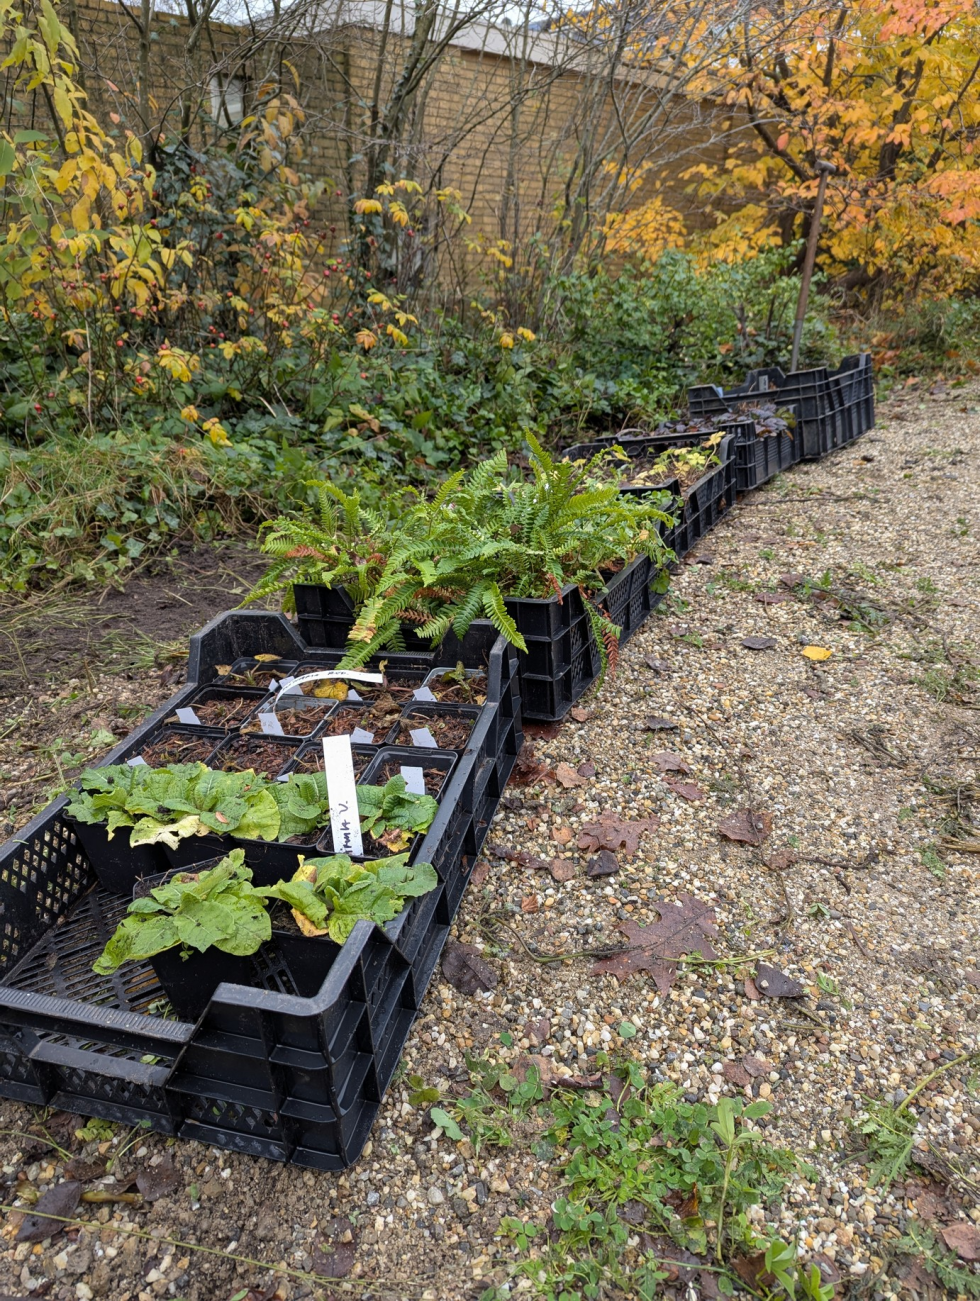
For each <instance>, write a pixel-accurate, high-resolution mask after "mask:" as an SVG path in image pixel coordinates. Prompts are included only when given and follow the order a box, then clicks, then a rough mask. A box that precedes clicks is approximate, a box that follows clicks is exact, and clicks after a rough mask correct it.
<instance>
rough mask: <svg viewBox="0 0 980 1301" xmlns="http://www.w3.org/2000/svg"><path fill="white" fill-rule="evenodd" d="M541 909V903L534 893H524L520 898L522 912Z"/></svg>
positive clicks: (534, 911) (533, 911)
mask: <svg viewBox="0 0 980 1301" xmlns="http://www.w3.org/2000/svg"><path fill="white" fill-rule="evenodd" d="M540 911H541V903H540V901H539V900H538V896H537V895H536V894H526V895H525V896H524V898H523V899H522V900H521V912H522V913H536V912H540Z"/></svg>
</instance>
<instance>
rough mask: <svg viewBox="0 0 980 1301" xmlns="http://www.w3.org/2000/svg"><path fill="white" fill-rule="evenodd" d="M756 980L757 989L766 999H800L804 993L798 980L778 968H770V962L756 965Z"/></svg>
mask: <svg viewBox="0 0 980 1301" xmlns="http://www.w3.org/2000/svg"><path fill="white" fill-rule="evenodd" d="M754 980H755V986H756V989H758V991H759V993H760V994H764V995H765V997H766V998H799V997H800V995H801V994H803V993H804V989H803V986H802V985H801V984H800V982H799V981H798V980H794V979H793V977H792V976H787V974H786V972H785V971H780V970H779V968H778V967H770V965H769V964H768V962H759V963H757V964H756V969H755V976H754Z"/></svg>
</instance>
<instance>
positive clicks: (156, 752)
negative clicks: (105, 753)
mask: <svg viewBox="0 0 980 1301" xmlns="http://www.w3.org/2000/svg"><path fill="white" fill-rule="evenodd" d="M220 740H221V738H220V737H214V736H187V735H185V734H184V733H183V732H177V733H173V732H169V733H168V732H164V733H163V734H162V735H161V736H158V737H156V738H155V740H152V741H150V742H149V744H147V745H144V746H143V748H142V750H140V751H139V756H140V758H141V759H142V760H143V762H144V763H146V764H149V766H150V767H151V768H168V767H169V766H170V765H171V764H175V763H205V762H206V761H207V758H208V755H209V754H210V753H211V751H212V750H213V749H214V747H215V746H216V745H217V744H218V743H219V742H220Z"/></svg>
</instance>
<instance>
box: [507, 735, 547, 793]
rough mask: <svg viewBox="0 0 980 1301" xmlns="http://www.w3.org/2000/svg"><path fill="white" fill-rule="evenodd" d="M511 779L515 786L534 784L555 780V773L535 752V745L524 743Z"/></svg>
mask: <svg viewBox="0 0 980 1301" xmlns="http://www.w3.org/2000/svg"><path fill="white" fill-rule="evenodd" d="M510 780H511V782H513V784H514V785H515V786H533V785H534V783H535V782H540V781H554V773H553V772H552V771H551V768H550V767H549V766H548V764H547V763H546V762H545V761H544V759H539V758H537V756H536V755H535V753H534V746H533V745H529V744H528V743H527V742H525V743H524V745H523V747H522V749H521V752H520V754H519V755H518V756H517V760H516V762H515V763H514V768H513V771H512V772H511V774H510Z"/></svg>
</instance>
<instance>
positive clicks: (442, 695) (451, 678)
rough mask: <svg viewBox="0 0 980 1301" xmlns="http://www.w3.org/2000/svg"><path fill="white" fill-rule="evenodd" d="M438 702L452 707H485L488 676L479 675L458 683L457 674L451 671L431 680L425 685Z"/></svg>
mask: <svg viewBox="0 0 980 1301" xmlns="http://www.w3.org/2000/svg"><path fill="white" fill-rule="evenodd" d="M425 685H426V686H427V687H428V688H429V690H430V691H431V692H432V694H433V695H434V696H435V698H436V700H438V701H440V702H444V703H446V704H451V705H483V704H486V699H487V675H486V674H485V673H477V674H475V675H474V676H473V677H465V678H463V680H462V681H461V682H460V681H457V678H456V673H455V671H454V670H450V671H449V673H444V674H443V675H442V676H441V677H438V678H430V679H429V680H428V682H427V683H426V684H425Z"/></svg>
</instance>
